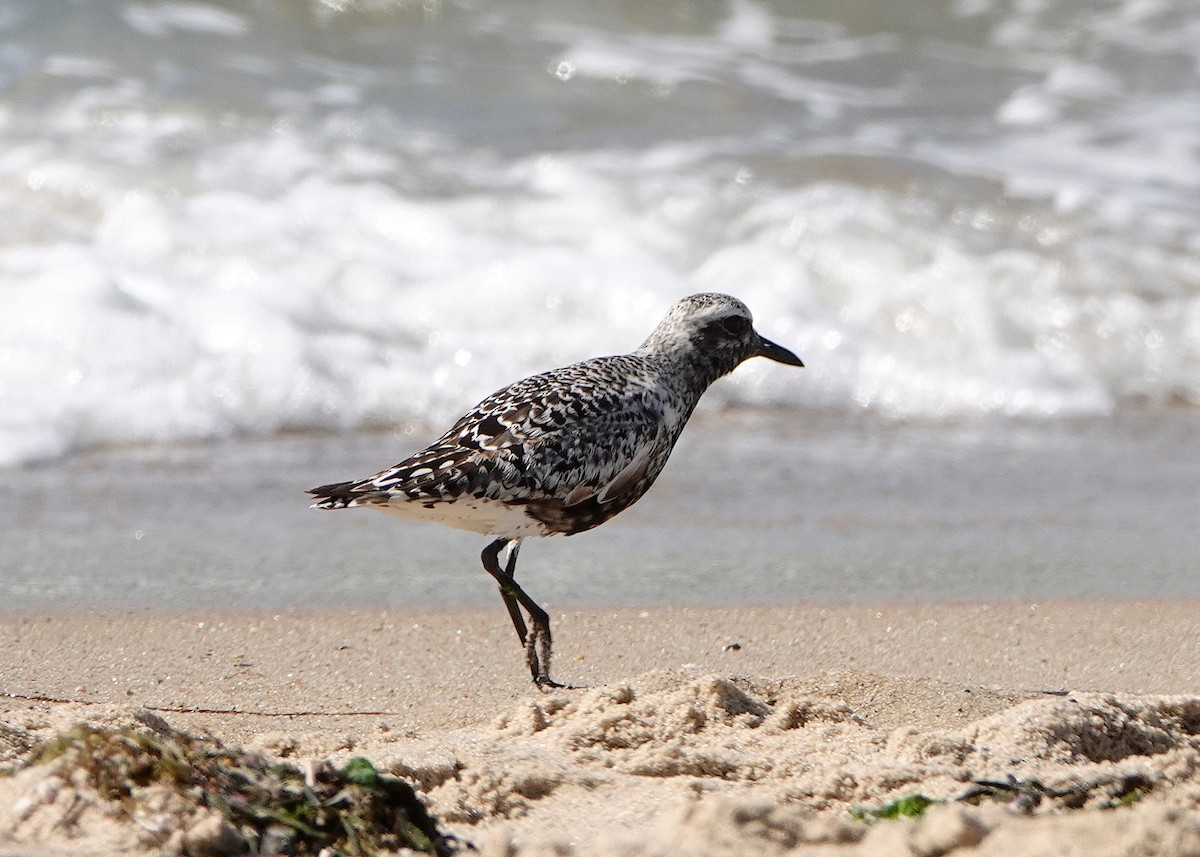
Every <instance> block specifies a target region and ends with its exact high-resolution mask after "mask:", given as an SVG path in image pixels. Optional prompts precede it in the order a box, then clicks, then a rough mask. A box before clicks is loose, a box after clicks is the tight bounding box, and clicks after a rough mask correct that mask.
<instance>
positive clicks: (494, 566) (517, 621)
mask: <svg viewBox="0 0 1200 857" xmlns="http://www.w3.org/2000/svg"><path fill="white" fill-rule="evenodd" d="M510 541H514V540H513V539H496V541H494V542H492V543H491V544H490V545H488V546H487V547H486V548H484V549H483V554H482V555H481V558H482V559H483V568H484V570H485V571H486V572H487V573H488V574H490V575H491V576H492V577H493V578H495V580H496V583H498V584H499V585H500V597H501V598H503V599H504V606H505V607H507V608H508V615H509V617H510V618H511V619H512V622H513V627H514V628H515V629H516V631H517V636H518V637H520V638H521V643H522V644H523V645H524V646H525V660H526V662H527V663H528V664H529V672H530V673H531V674H532V675H533V682H534V684H536V685H537V686H538V687H562V685H561V684H559V683H558V682H556V681H553V680H552V679H551V678H550V650H551V638H550V616H549V614H547V613H546V611H545V610H543V609H542V608H541V607H540V606H539V605H538V603H537V602H536V601H534V600H533V599H532V598H530V597H529V596H528V595H526V594H525V590H523V589H522V588H521V587H520V586H518V585H517V582H516V580H514V579H513V573H514V572H515V571H516V568H517V551H518V550H519V549H520V540H519V539H517V540H515V541H516V545H515V546H514V547H513V550H512V552H511V553H510V554H509V555H508V562H507V563H506V565H507V567H506V568H504V569H502V568H500V563H499V557H500V551H502V550H503V549H504V548H505V546H506V545H508V543H509V542H510ZM518 605H519V606H518ZM521 607H524V608H525V612H527V613H528V614H529V624H530V626H531V627H530V628H529V629H526V627H525V619H524V617H522V616H521V609H520V608H521Z"/></svg>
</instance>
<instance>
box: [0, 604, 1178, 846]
mask: <svg viewBox="0 0 1200 857" xmlns="http://www.w3.org/2000/svg"><path fill="white" fill-rule="evenodd" d="M1198 607H1200V605H1198V604H1196V603H1171V604H1167V603H1149V602H1139V603H1089V604H1037V605H1033V604H1021V605H996V604H991V605H938V606H890V607H864V606H845V607H791V608H784V607H771V608H746V607H738V608H705V609H696V608H690V609H674V610H662V609H652V610H646V611H639V610H630V609H622V610H589V611H580V612H568V613H562V614H559V615H556V616H555V617H554V620H555V633H556V647H557V658H556V662H555V671H554V672H555V675H556V677H557V678H559V679H560V680H562V681H568V682H572V683H576V684H581V685H586V688H585V689H579V690H563V691H555V692H553V693H545V694H543V693H539V692H537V691H536V690H535V689H534V688H533V687H532V685H530V684H529V683H528V682H527V679H526V676H525V673H524V668H523V665H522V663H521V657H520V652H519V650H518V648H517V645H516V641H515V639H513V638H512V631H511V628H510V627H508V623H507V618H506V617H505V616H504V614H503V611H502V610H500V609H498V608H497V609H496V610H486V611H484V610H481V611H469V612H468V611H455V612H430V611H425V612H415V611H414V612H405V611H398V610H391V611H387V612H365V611H359V612H336V613H327V614H320V613H288V614H282V615H278V616H276V615H270V614H239V613H229V612H226V613H220V612H215V611H206V612H194V613H178V614H174V613H170V614H169V613H162V612H153V613H128V612H112V613H103V614H71V615H37V616H19V617H11V616H10V617H8V618H6V619H3V620H0V693H3V694H5V695H4V696H0V710H2V711H3V717H2V725H0V762H4V761H6V760H7V761H8V762H10V763H11V762H12V761H13V760H15V759H18V758H20V757H22V755H23V754H24V755H27V754H28V750H29V748H30V747H31V746H32V745H33V744H34V743H36V742H37V741H38V740H41V739H43V738H45V737H47V736H49V735H51V734H54V733H55V732H57V731H59V730H62V729H65V728H67V727H69V726H71V725H72V724H75V723H78V722H80V721H88V722H91V723H94V724H100V725H105V724H107V725H127V724H135V723H139V722H145V721H146V720H147V716H146V715H145V713H144V712H145V711H146V710H149V711H150V712H153V714H155V715H157V716H158V717H161V718H163V719H164V720H165V721H167V723H169V724H170V725H171V726H173V727H175V728H176V729H180V730H185V731H188V732H191V733H196V734H199V733H211V734H212V735H213V736H216V738H218V739H220V740H221V741H223V742H226V743H229V744H237V745H242V746H246V747H248V748H252V749H257V750H261V751H263V752H265V753H267V754H269V755H271V756H276V757H281V758H286V759H288V760H289V761H296V762H301V763H303V762H305V761H306V760H311V759H325V758H328V759H332V760H333V761H335V762H337V763H340V762H344V761H345V760H346V759H347V758H349V757H350V756H353V755H365V756H368V757H369V758H371V759H372V760H373V761H374V762H375V763H376V764H377V766H379V767H380V768H381V769H383V770H386V771H388V772H391V773H394V774H397V775H400V776H403V777H405V778H407V779H408V780H410V781H411V782H413V783H414V785H416V786H417V788H418V791H419V793H420V795H421V796H422V797H423V799H424V800H425V802H426V804H427V805H428V807H429V809H430V810H431V811H432V813H433V814H434V816H435V817H436V818H437V819H438V823H439V825H440V827H441V828H442V829H443V830H444V831H447V832H450V833H453V834H454V835H456V836H457V837H459V838H460V839H461V840H465V841H469V842H472V843H474V844H475V845H476V846H477V847H478V848H479V849H480V850H481V851H482V852H483V853H484V854H486V855H508V854H517V855H646V857H649V855H668V854H670V855H750V854H765V855H777V854H779V855H782V854H804V855H808V854H830V855H834V854H837V855H868V854H888V855H894V854H914V855H930V857H932V855H939V854H949V853H953V854H972V855H974V854H979V855H985V854H995V855H1002V854H1003V855H1011V854H1023V855H1036V854H1048V855H1049V854H1054V855H1062V854H1080V855H1084V854H1086V855H1110V854H1111V855H1117V854H1120V855H1140V854H1146V855H1149V854H1171V855H1175V854H1180V855H1182V854H1198V855H1200V676H1198V675H1197V664H1200V610H1198V609H1197V608H1198ZM139 718H140V720H139ZM52 773H53V772H52V771H50V770H48V769H46V768H45V766H39V767H35V768H31V769H28V770H26V771H23V772H21V773H19V774H18V775H17V776H15V777H8V778H0V854H31V855H32V854H38V855H53V854H81V855H91V854H109V853H121V852H124V851H134V852H136V851H137V850H138V849H142V850H146V849H149V850H151V851H153V850H159V851H167V852H170V851H175V852H178V851H179V850H180V849H181V848H183V847H184V846H185V844H186V846H187V847H188V848H191V850H192V851H193V852H196V853H199V852H200V851H202V850H203V847H207V846H204V843H205V842H207V843H208V845H209V846H211V844H212V840H211V838H210V839H208V840H204V839H203V838H202V837H201V838H197V837H196V836H192V832H194V831H191V832H189V829H190V828H196V827H199V826H203V824H206V823H209V822H211V821H212V819H207V820H205V819H199V818H196V817H190V818H186V819H179V818H172V817H171V811H172V807H171V806H170V805H169V802H164V801H163V800H161V799H158V798H156V797H155V796H153V795H151V796H148V797H146V799H145V801H143V803H144V806H142V805H140V808H139V812H142V815H139V816H137V818H136V819H130V818H129V817H128V816H121V817H118V816H116V815H114V814H113V813H112V812H111V811H106V808H105V807H104V806H103V805H102V804H101V803H99V802H97V803H95V804H93V803H92V802H91V800H90V798H91V796H90V795H89V794H87V793H86V789H80V788H77V787H76V786H77V785H78V784H76V783H72V782H69V781H63V780H56V779H55V778H54V777H53V776H52ZM979 780H987V781H992V782H995V783H1000V784H1002V785H1004V784H1009V783H1014V784H1016V785H1015V786H1014V787H1012V788H1011V789H1006V788H1002V787H999V786H996V787H992V792H993V793H995V794H996V795H998V797H985V798H984V799H983V800H982V801H981V802H979V803H978V804H971V803H966V802H962V801H958V800H956V799H957V798H960V797H962V796H963V795H964V794H966V793H968V792H969V791H971V790H972V789H973V788H976V786H975V785H974V784H975V783H976V781H979ZM914 794H921V795H924V796H926V797H928V798H931V799H934V800H936V801H945V803H937V804H935V805H933V806H932V807H931V808H930V809H929V810H928V811H927V813H926V815H925V816H924V817H923V818H922V819H920V820H915V821H914V820H908V819H905V820H899V821H890V820H889V821H878V822H876V823H874V824H867V823H865V822H863V821H859V820H856V819H855V818H854V817H853V815H852V810H854V809H856V808H867V809H873V808H879V807H882V806H884V805H886V804H888V803H889V802H891V801H894V800H896V799H898V798H902V797H907V796H911V795H914ZM155 800H158V803H155ZM64 816H65V818H64ZM189 826H190V828H189ZM173 832H174V837H173V838H172V835H171V834H172V833H173ZM185 834H186V835H185ZM188 837H191V838H188ZM163 843H165V844H163Z"/></svg>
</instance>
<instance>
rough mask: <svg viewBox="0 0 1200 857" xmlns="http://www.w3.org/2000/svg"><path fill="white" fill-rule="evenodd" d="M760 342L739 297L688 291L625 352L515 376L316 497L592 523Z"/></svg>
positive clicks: (618, 503)
mask: <svg viewBox="0 0 1200 857" xmlns="http://www.w3.org/2000/svg"><path fill="white" fill-rule="evenodd" d="M764 342H765V341H764V340H762V339H761V338H760V337H759V336H758V335H757V334H756V333H755V332H754V330H753V327H752V325H751V323H750V314H749V311H748V310H746V308H745V306H744V305H742V304H741V303H740V302H738V301H736V300H734V299H733V298H728V297H726V296H724V295H695V296H693V297H692V298H687V299H685V300H683V301H681V302H680V303H679V304H676V306H675V307H673V308H672V310H671V313H670V314H668V316H667V318H666V319H665V320H664V321H663V322H662V324H660V325H659V327H658V328H657V329H656V330H655V332H654V333H653V334H651V337H650V338H649V339H648V340H647V341H646V343H645V344H644V345H643V346H642V347H641V348H640V349H638V350H637V351H635V352H633V353H632V354H627V355H623V356H617V357H599V358H595V359H592V360H586V361H584V362H582V363H576V364H573V365H571V366H566V367H564V368H561V369H555V370H553V371H550V372H544V373H542V374H540V375H534V376H532V377H529V378H526V379H524V380H522V381H518V382H517V383H515V384H513V385H511V386H509V387H506V388H504V389H503V390H500V391H498V392H496V393H494V394H493V395H491V396H489V397H488V398H486V399H484V400H483V401H482V402H480V403H479V404H478V405H477V406H476V407H475V408H474V409H472V410H471V412H470V413H468V414H466V415H465V416H463V417H462V418H461V419H460V420H458V422H456V423H455V424H454V425H453V426H452V427H451V428H450V430H449V431H447V432H446V433H445V434H444V435H442V436H441V437H440V438H438V440H436V441H435V442H434V443H432V444H430V445H429V446H428V447H427V448H426V449H423V450H422V451H420V452H418V453H417V454H416V455H414V456H412V457H411V458H408V459H406V460H404V461H402V462H400V463H399V464H397V465H396V466H394V467H391V468H389V469H387V470H384V471H381V472H380V473H377V474H375V475H374V476H371V477H369V478H367V479H364V480H361V481H358V482H343V483H337V484H333V485H324V486H321V487H320V488H314V489H312V491H311V492H310V493H312V494H314V495H316V496H317V497H318V498H319V500H318V502H317V503H316V504H314V505H316V506H317V507H319V508H323V509H339V508H344V507H346V506H359V505H368V506H376V507H381V508H384V509H385V510H386V511H392V512H395V513H397V514H402V515H405V516H408V517H416V518H428V519H431V520H438V521H441V522H443V523H447V524H450V525H452V526H457V527H461V528H464V529H469V530H475V531H478V532H483V533H487V534H489V535H495V536H501V537H508V538H520V537H522V536H526V535H552V534H555V533H565V534H568V535H570V534H573V533H578V532H582V531H584V530H588V529H591V528H592V527H595V526H597V525H598V524H601V523H603V522H604V521H606V520H608V519H609V518H611V517H612V516H613V515H615V514H617V513H618V512H620V511H622V510H623V509H626V508H628V507H629V506H630V505H631V504H632V503H634V502H635V501H636V500H638V498H640V497H641V496H642V495H643V494H644V493H645V492H646V490H647V489H648V488H649V487H650V485H651V484H652V483H653V482H654V480H655V478H656V477H657V476H658V474H659V473H660V472H661V471H662V468H663V466H664V465H665V464H666V461H667V458H668V456H669V455H670V453H671V450H672V448H673V447H674V445H675V441H676V440H677V439H678V438H679V434H680V432H681V431H682V430H683V426H684V424H685V423H686V422H687V419H688V417H689V416H690V415H691V413H692V410H693V409H694V408H695V406H696V403H697V401H698V400H699V398H700V395H701V394H702V393H703V392H704V390H705V389H707V387H708V386H709V384H711V383H712V381H713V380H715V379H716V378H717V377H719V376H720V375H723V374H725V373H727V372H729V371H731V370H732V369H733V368H734V367H735V366H737V364H738V363H740V362H741V361H742V360H744V359H746V358H747V357H750V356H753V355H754V354H757V353H762V351H761V348H762V346H763V343H764ZM767 344H768V345H769V343H767ZM774 347H775V348H778V346H774ZM781 350H782V349H781ZM784 353H785V354H789V355H790V352H784ZM768 356H771V355H768ZM792 357H793V359H795V358H794V356H792ZM796 362H797V363H798V362H799V361H798V360H797V361H796ZM447 504H453V508H451V507H449V506H448V505H447Z"/></svg>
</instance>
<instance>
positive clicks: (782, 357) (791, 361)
mask: <svg viewBox="0 0 1200 857" xmlns="http://www.w3.org/2000/svg"><path fill="white" fill-rule="evenodd" d="M756 356H757V357H766V358H767V359H768V360H774V361H775V362H776V363H786V364H787V365H788V366H803V365H804V361H802V360H801V359H800V358H799V357H797V356H796V355H795V354H793V353H792V352H790V351H788V350H787V349H786V348H784V347H783V346H782V345H776V344H775V343H774V342H772V341H771V340H769V339H767V338H766V337H764V336H760V337H759V338H758V352H757V354H756Z"/></svg>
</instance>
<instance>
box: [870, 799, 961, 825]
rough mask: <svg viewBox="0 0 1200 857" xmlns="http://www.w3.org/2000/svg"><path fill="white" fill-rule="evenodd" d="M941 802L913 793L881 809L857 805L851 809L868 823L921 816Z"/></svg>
mask: <svg viewBox="0 0 1200 857" xmlns="http://www.w3.org/2000/svg"><path fill="white" fill-rule="evenodd" d="M940 802H941V801H936V800H934V799H933V798H927V797H925V795H923V794H913V795H908V796H907V797H902V798H899V799H897V800H894V801H892V802H891V803H889V804H886V805H885V806H882V807H880V808H879V809H867V808H865V807H855V808H854V809H852V810H850V815H852V816H853V817H854V818H856V819H857V820H859V821H865V822H867V823H868V824H870V823H873V822H876V821H879V820H880V819H885V818H920V817H921V816H923V815H924V814H925V810H927V809H929V807H930V806H932V805H933V804H935V803H940Z"/></svg>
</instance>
